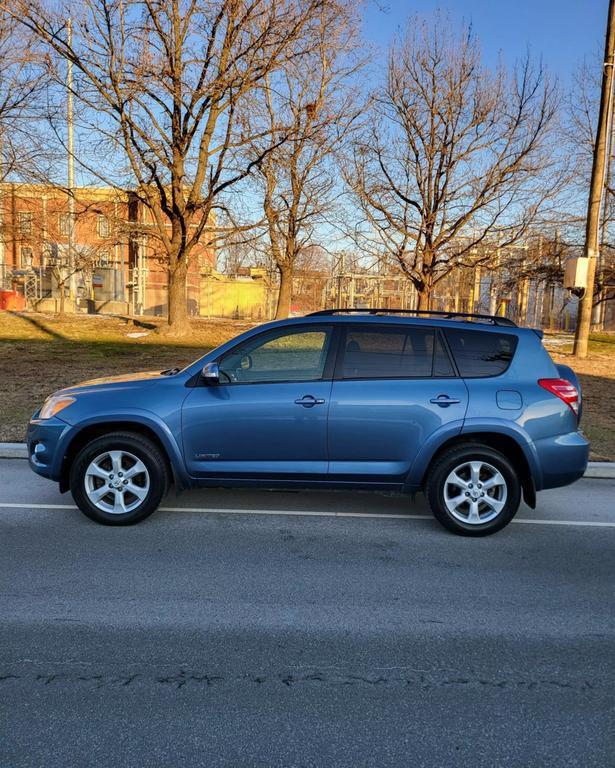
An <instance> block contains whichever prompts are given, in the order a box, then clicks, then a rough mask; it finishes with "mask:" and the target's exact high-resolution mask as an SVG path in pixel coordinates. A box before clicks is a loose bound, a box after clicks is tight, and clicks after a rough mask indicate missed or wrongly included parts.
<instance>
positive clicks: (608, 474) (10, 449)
mask: <svg viewBox="0 0 615 768" xmlns="http://www.w3.org/2000/svg"><path fill="white" fill-rule="evenodd" d="M27 458H28V455H27V452H26V444H25V443H0V459H27ZM584 477H596V478H603V479H606V480H610V479H613V478H615V461H590V462H589V465H588V467H587V471H586V472H585V475H584Z"/></svg>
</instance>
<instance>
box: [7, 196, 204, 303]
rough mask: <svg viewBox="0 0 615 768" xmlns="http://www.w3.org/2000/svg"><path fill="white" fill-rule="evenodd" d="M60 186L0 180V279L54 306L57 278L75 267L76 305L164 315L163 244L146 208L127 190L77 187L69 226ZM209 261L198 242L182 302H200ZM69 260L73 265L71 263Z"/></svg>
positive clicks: (30, 298)
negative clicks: (201, 288) (204, 275)
mask: <svg viewBox="0 0 615 768" xmlns="http://www.w3.org/2000/svg"><path fill="white" fill-rule="evenodd" d="M70 225H71V217H70V213H69V204H68V196H67V194H66V192H65V191H64V190H62V189H58V188H56V187H52V186H46V185H36V184H13V183H5V184H1V185H0V287H4V288H12V287H14V288H16V289H17V290H18V291H21V292H23V293H24V294H25V296H26V299H27V300H28V303H29V305H30V306H31V307H33V308H36V309H40V310H43V311H45V310H50V311H53V310H55V309H56V308H57V303H58V298H59V295H60V289H59V285H58V281H59V280H60V279H66V275H67V274H70V273H74V278H73V279H72V281H70V280H69V282H72V287H73V289H74V296H75V303H76V308H77V309H83V310H85V309H88V310H89V311H100V312H109V313H114V312H115V313H129V314H150V315H163V314H166V311H167V270H166V262H165V257H164V249H163V248H162V246H161V244H160V242H159V241H158V239H157V238H156V237H155V227H154V226H153V224H152V219H151V212H150V211H148V210H147V209H146V208H145V206H143V204H142V203H141V202H140V201H139V200H138V199H137V198H136V196H135V195H133V194H131V193H130V192H121V191H118V190H115V189H113V188H110V187H79V188H76V189H75V197H74V227H73V236H72V243H73V245H72V248H70V247H69V244H70ZM213 264H214V252H213V251H212V249H211V248H207V247H205V246H200V245H199V246H197V247H196V248H194V250H193V252H192V254H191V264H190V270H189V275H188V309H189V312H190V313H191V314H198V313H199V310H200V306H199V302H200V279H201V278H200V275H201V272H202V271H203V270H204V269H211V267H212V266H213ZM71 265H72V267H71Z"/></svg>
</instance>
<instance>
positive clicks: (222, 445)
mask: <svg viewBox="0 0 615 768" xmlns="http://www.w3.org/2000/svg"><path fill="white" fill-rule="evenodd" d="M332 336H333V329H332V326H327V325H315V324H309V325H307V324H306V325H303V326H297V325H294V326H290V327H289V326H287V327H285V328H281V329H280V328H278V329H275V330H273V331H266V332H264V333H262V334H259V335H258V336H255V337H251V338H250V339H248V340H247V341H244V342H241V343H240V344H239V345H238V346H237V347H235V348H234V349H232V350H231V351H229V352H227V353H226V354H225V355H224V356H223V357H222V358H221V359H220V360H218V364H219V367H220V382H219V384H214V385H207V386H205V385H204V386H198V387H195V388H194V390H193V391H192V392H191V393H190V395H189V396H188V397H187V398H186V400H185V402H184V406H183V411H182V425H183V439H184V452H185V456H186V464H187V466H188V471H189V472H190V474H191V475H192V476H193V477H201V478H207V477H222V478H223V477H225V476H230V475H232V476H233V477H238V476H239V477H246V478H267V477H273V476H282V478H289V479H292V477H293V476H297V477H298V478H304V479H305V478H306V477H313V478H314V479H319V478H322V477H323V476H324V475H326V472H327V412H328V408H329V400H330V396H331V384H332V382H331V376H332V371H333V365H334V360H333V357H332V355H333V347H332V343H331V341H332Z"/></svg>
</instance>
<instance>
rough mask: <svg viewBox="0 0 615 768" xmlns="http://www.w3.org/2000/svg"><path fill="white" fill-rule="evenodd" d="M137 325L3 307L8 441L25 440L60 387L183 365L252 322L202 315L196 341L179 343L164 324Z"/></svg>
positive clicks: (0, 351) (3, 409)
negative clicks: (168, 334)
mask: <svg viewBox="0 0 615 768" xmlns="http://www.w3.org/2000/svg"><path fill="white" fill-rule="evenodd" d="M137 322H138V324H136V325H133V324H132V322H131V321H130V320H128V319H123V318H119V317H105V316H99V315H78V316H75V315H67V316H66V317H65V318H58V317H55V316H53V315H43V314H37V313H27V314H26V313H23V314H22V313H19V314H15V313H11V312H0V376H1V379H0V380H1V382H2V384H1V391H2V398H1V399H0V442H1V441H18V442H20V441H22V440H24V437H25V429H26V425H27V423H28V420H29V418H30V416H31V415H32V413H33V412H34V411H35V410H36V408H37V407H38V406H40V405H41V404H42V402H43V400H44V399H45V398H46V397H47V395H49V394H51V393H52V392H54V391H55V390H57V389H61V388H62V387H67V386H69V385H72V384H77V383H79V382H80V381H85V380H86V379H92V378H97V377H98V376H108V375H113V374H118V373H130V372H131V371H153V370H160V371H162V370H164V369H165V368H173V367H175V366H179V367H183V366H185V365H187V364H188V363H190V362H192V361H193V360H195V359H196V358H198V357H200V356H201V355H204V354H205V353H206V352H207V351H208V350H210V349H213V348H214V347H216V346H218V345H219V344H222V342H224V341H226V340H227V339H230V338H232V337H233V336H236V335H237V334H238V333H241V332H242V331H243V330H246V329H247V328H250V327H251V324H249V323H245V322H239V321H232V320H230V321H224V322H223V321H216V320H208V321H205V320H195V321H194V322H193V323H192V334H191V336H190V338H189V340H186V341H184V340H182V341H181V342H177V343H175V342H173V341H172V340H168V339H166V338H165V337H164V336H160V335H159V334H158V333H157V332H156V328H157V327H158V326H160V325H164V324H163V323H162V322H161V321H157V320H156V319H149V318H148V319H147V320H146V321H145V320H144V321H143V323H141V322H140V321H137ZM129 334H144V335H142V336H138V337H132V336H130V335H129Z"/></svg>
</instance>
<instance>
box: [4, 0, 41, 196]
mask: <svg viewBox="0 0 615 768" xmlns="http://www.w3.org/2000/svg"><path fill="white" fill-rule="evenodd" d="M0 62H1V66H0V182H1V181H4V180H5V179H7V177H10V176H11V175H12V176H15V175H16V174H17V175H19V176H21V177H24V176H27V175H30V174H31V171H32V166H33V161H34V159H35V157H36V155H37V154H38V150H39V149H40V147H39V145H38V143H36V142H35V141H34V137H35V130H34V128H35V125H34V123H35V121H37V120H40V118H41V114H42V112H41V109H40V108H41V96H42V94H43V91H44V87H45V85H46V78H45V74H46V69H47V67H46V62H45V59H44V57H43V56H42V55H41V51H40V50H38V49H37V46H36V42H35V41H33V40H32V38H31V36H30V35H29V34H28V32H27V30H26V29H24V27H23V26H22V25H20V24H19V23H18V22H17V21H16V20H15V19H14V18H13V17H12V16H11V14H9V13H8V12H7V11H6V9H5V8H4V7H2V6H0Z"/></svg>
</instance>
